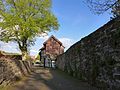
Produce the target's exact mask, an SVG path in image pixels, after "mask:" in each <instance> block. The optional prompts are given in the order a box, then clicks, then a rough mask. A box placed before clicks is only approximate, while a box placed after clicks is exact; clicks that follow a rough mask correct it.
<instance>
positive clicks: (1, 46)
mask: <svg viewBox="0 0 120 90" xmlns="http://www.w3.org/2000/svg"><path fill="white" fill-rule="evenodd" d="M0 50H3V51H6V52H12V53H20V51H19V50H18V46H17V44H16V43H13V42H8V43H4V42H2V41H0Z"/></svg>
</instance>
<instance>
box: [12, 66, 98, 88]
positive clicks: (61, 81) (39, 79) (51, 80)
mask: <svg viewBox="0 0 120 90" xmlns="http://www.w3.org/2000/svg"><path fill="white" fill-rule="evenodd" d="M11 90H97V89H96V88H94V87H91V86H90V85H88V84H87V83H85V82H81V81H79V80H77V79H74V78H72V77H71V76H68V75H66V74H65V73H63V72H61V71H59V70H51V69H43V68H35V73H33V74H31V75H29V76H28V77H27V78H26V79H25V80H22V81H20V82H19V83H16V84H15V85H14V86H12V89H11Z"/></svg>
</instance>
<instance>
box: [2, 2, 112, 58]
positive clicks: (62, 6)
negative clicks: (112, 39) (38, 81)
mask: <svg viewBox="0 0 120 90" xmlns="http://www.w3.org/2000/svg"><path fill="white" fill-rule="evenodd" d="M52 12H53V13H54V15H55V16H56V17H57V18H58V22H59V24H60V27H59V30H58V31H54V30H53V31H51V32H48V35H45V36H44V37H43V36H42V37H36V42H35V45H34V46H32V47H31V48H30V55H32V56H35V55H37V54H38V52H39V49H40V48H41V47H42V44H43V42H45V41H46V40H47V39H48V38H49V37H50V36H51V35H54V36H55V37H56V38H57V39H59V40H60V41H61V42H62V43H63V45H64V46H65V51H66V50H67V49H68V48H69V47H70V46H71V45H73V44H74V43H76V42H77V41H79V40H80V39H81V38H83V37H85V36H87V35H89V34H90V33H92V32H94V31H95V30H97V29H98V28H100V27H101V26H103V25H104V24H105V23H107V22H108V21H110V17H111V15H110V13H109V12H105V13H103V14H101V15H97V14H94V13H93V12H92V11H90V9H89V8H88V7H87V5H86V4H85V3H84V0H52ZM0 50H4V51H6V52H12V53H20V51H19V49H18V45H17V44H16V43H13V42H9V43H3V42H0Z"/></svg>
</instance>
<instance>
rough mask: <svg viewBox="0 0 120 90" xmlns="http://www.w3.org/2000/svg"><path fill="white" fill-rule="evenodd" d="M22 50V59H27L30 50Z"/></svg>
mask: <svg viewBox="0 0 120 90" xmlns="http://www.w3.org/2000/svg"><path fill="white" fill-rule="evenodd" d="M21 52H22V60H24V61H25V60H27V57H28V52H27V51H21Z"/></svg>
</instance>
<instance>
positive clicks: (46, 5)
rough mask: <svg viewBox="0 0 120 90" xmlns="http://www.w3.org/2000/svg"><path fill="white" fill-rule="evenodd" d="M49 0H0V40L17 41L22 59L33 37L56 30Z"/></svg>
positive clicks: (55, 20)
mask: <svg viewBox="0 0 120 90" xmlns="http://www.w3.org/2000/svg"><path fill="white" fill-rule="evenodd" d="M51 5H52V1H51V0H0V16H1V20H0V27H1V30H0V40H1V41H6V42H8V41H14V42H17V44H18V46H19V49H20V50H21V52H22V56H23V59H26V58H25V57H26V56H27V55H28V47H30V46H31V45H34V42H35V37H36V36H40V35H41V34H43V33H46V32H49V31H51V30H58V27H59V24H58V21H57V18H56V17H55V16H54V15H53V13H52V12H51Z"/></svg>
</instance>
